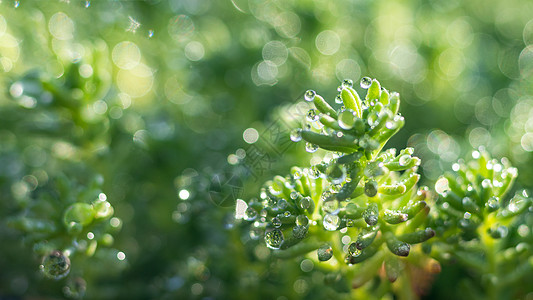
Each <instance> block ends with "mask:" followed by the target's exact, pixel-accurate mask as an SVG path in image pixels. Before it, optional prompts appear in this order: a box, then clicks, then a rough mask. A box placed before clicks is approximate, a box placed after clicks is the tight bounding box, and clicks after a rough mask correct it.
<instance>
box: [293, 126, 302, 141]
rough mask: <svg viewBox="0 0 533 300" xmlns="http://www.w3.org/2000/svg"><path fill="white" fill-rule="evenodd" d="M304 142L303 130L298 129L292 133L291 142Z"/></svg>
mask: <svg viewBox="0 0 533 300" xmlns="http://www.w3.org/2000/svg"><path fill="white" fill-rule="evenodd" d="M301 140H302V129H301V128H296V129H293V130H292V131H291V141H293V142H299V141H301Z"/></svg>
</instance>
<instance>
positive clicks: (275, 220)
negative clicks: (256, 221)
mask: <svg viewBox="0 0 533 300" xmlns="http://www.w3.org/2000/svg"><path fill="white" fill-rule="evenodd" d="M272 226H274V227H276V228H279V227H281V220H280V219H279V218H278V217H274V218H272Z"/></svg>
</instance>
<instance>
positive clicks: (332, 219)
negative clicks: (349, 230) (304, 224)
mask: <svg viewBox="0 0 533 300" xmlns="http://www.w3.org/2000/svg"><path fill="white" fill-rule="evenodd" d="M340 222H341V220H340V218H339V216H337V215H333V214H326V215H325V216H324V220H323V221H322V225H323V226H324V229H326V230H328V231H335V230H337V228H339V225H340Z"/></svg>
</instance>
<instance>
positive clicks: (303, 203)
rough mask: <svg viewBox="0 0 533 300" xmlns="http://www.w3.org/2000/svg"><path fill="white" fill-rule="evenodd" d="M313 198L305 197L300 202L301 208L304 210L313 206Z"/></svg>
mask: <svg viewBox="0 0 533 300" xmlns="http://www.w3.org/2000/svg"><path fill="white" fill-rule="evenodd" d="M311 201H313V200H311V198H310V197H303V198H302V199H301V200H300V203H299V205H300V208H302V209H308V208H309V206H311Z"/></svg>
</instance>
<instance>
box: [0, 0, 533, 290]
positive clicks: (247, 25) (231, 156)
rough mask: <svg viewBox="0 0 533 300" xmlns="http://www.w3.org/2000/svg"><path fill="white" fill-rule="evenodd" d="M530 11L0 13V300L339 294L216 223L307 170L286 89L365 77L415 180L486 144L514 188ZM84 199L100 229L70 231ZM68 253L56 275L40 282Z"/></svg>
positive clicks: (293, 93) (525, 159)
mask: <svg viewBox="0 0 533 300" xmlns="http://www.w3.org/2000/svg"><path fill="white" fill-rule="evenodd" d="M532 16H533V5H532V4H531V3H530V1H526V0H515V1H511V2H504V1H493V0H489V1H479V0H475V1H434V0H430V1H416V0H410V1H362V0H361V1H310V0H305V1H281V0H279V1H258V0H231V1H213V0H183V1H181V0H147V1H104V0H99V1H94V0H93V1H77V0H57V1H56V0H51V1H32V0H20V1H11V0H4V1H2V2H1V3H0V72H2V76H1V77H0V90H1V91H2V93H1V96H0V193H1V194H2V199H1V200H0V253H1V255H0V269H1V270H2V271H1V272H0V297H10V296H13V297H22V298H29V297H33V296H35V295H42V296H50V297H61V296H62V295H65V296H68V297H72V298H78V297H80V296H82V294H85V297H86V298H88V299H114V298H117V297H123V298H170V299H174V298H204V297H212V298H232V299H235V298H237V299H239V298H246V299H249V298H250V297H256V298H263V299H264V298H273V299H275V298H277V299H284V298H289V299H293V298H301V297H307V298H313V297H316V298H317V299H323V298H327V297H329V298H337V297H341V296H342V295H344V296H347V294H346V293H344V294H343V293H341V294H339V292H338V291H336V290H338V289H335V288H331V287H328V288H323V287H322V283H323V282H324V276H327V275H324V274H325V273H324V272H322V271H320V270H319V268H315V267H314V263H313V262H312V261H310V260H304V261H299V262H298V263H299V265H291V264H288V263H281V262H279V261H278V260H276V259H273V258H272V257H271V256H270V252H269V250H268V249H267V248H266V247H265V246H264V245H259V246H258V245H256V244H254V243H252V242H250V240H249V239H250V237H249V236H248V235H247V233H241V232H240V231H239V230H237V229H238V228H235V227H234V229H233V230H230V229H231V228H229V227H232V224H234V223H235V221H233V220H232V217H231V216H232V215H233V212H234V206H235V203H236V200H237V199H248V197H251V196H252V195H254V194H256V191H258V190H259V187H260V184H261V182H262V180H263V179H265V178H269V177H271V176H273V175H274V174H277V173H282V174H283V173H287V172H288V171H289V169H290V167H291V166H292V165H302V166H308V165H312V164H316V163H317V162H318V160H319V159H320V158H319V156H318V155H312V154H309V155H307V156H304V155H301V154H300V153H301V152H302V151H303V147H304V145H299V144H297V145H293V144H291V143H290V141H289V128H293V127H297V126H298V121H297V120H298V119H299V118H300V116H301V115H302V114H304V113H306V112H307V110H308V107H307V106H306V104H305V103H301V101H302V100H303V93H304V91H305V90H307V89H308V88H310V87H313V89H315V90H316V91H317V92H318V93H319V94H323V95H324V97H325V98H327V99H333V98H334V96H335V93H334V87H336V86H337V84H338V82H339V81H341V80H343V79H345V78H349V79H352V80H358V79H359V78H360V77H362V76H366V75H368V76H372V77H375V78H379V79H380V81H381V83H382V84H383V85H384V86H387V87H390V88H391V89H394V90H396V91H398V92H400V94H401V95H402V99H403V100H404V101H403V102H402V107H401V111H402V113H403V114H404V116H405V118H406V120H407V122H406V124H405V127H404V129H403V130H402V131H401V132H400V133H399V134H398V135H396V136H395V137H394V138H393V139H391V141H390V142H389V143H390V144H388V145H387V147H398V148H405V146H406V144H407V145H408V146H410V147H413V148H414V149H415V155H417V156H419V157H420V158H421V159H422V165H421V168H420V171H421V174H422V179H421V180H422V182H423V183H425V184H428V185H430V184H431V183H432V182H433V181H435V180H437V179H438V178H439V176H440V175H442V174H443V172H444V170H447V169H448V167H449V166H450V165H451V164H452V162H454V161H456V160H457V159H458V158H459V157H462V153H465V152H468V149H470V148H471V147H478V146H480V145H485V146H486V149H487V150H488V151H489V152H491V153H493V154H494V155H495V156H503V155H506V156H508V157H509V158H510V160H511V161H512V162H513V164H514V165H516V166H517V167H518V170H519V174H521V175H520V176H519V177H518V179H517V181H518V185H520V186H521V187H524V188H531V179H532V178H533V172H532V171H531V168H530V167H529V166H530V165H531V162H532V161H533V157H532V154H531V152H532V151H533V127H532V126H531V124H530V123H531V122H530V121H529V119H531V118H530V117H529V116H530V115H531V114H533V110H532V107H533V102H532V101H533V100H532V96H531V95H533V90H532V86H533V84H532V79H531V78H533V77H532V72H531V70H532V69H531V68H533V48H532V47H533V46H532V44H533V19H532ZM95 178H96V180H94V179H95ZM99 178H103V180H100V179H99ZM100 193H102V195H104V196H105V201H106V202H107V203H109V204H110V205H111V206H112V207H113V210H114V214H113V216H112V217H111V216H109V218H102V220H98V222H100V221H101V223H98V222H96V221H97V220H96V219H94V218H93V219H94V220H92V221H91V222H89V221H88V220H87V218H82V217H80V216H76V217H75V220H74V221H76V223H85V224H84V225H83V226H82V229H81V232H80V233H76V232H70V233H69V231H68V230H69V229H68V228H69V225H68V224H67V223H66V222H65V216H71V213H67V211H71V212H72V211H73V209H69V207H70V206H71V205H75V203H79V205H76V207H82V208H85V209H86V211H89V212H90V211H93V210H94V209H95V202H94V201H96V200H97V199H99V197H98V196H99V195H100ZM511 193H514V191H512V192H511ZM81 204H84V205H81ZM80 205H81V206H80ZM89 206H90V207H89ZM83 210H84V209H79V210H78V209H76V211H78V212H80V211H83ZM93 212H94V211H93ZM91 214H92V213H89V215H91ZM82 219H83V220H82ZM89 219H90V217H89ZM529 219H530V218H529ZM529 219H527V220H529ZM17 220H18V221H17ZM21 220H22V221H21ZM28 220H37V221H39V222H43V223H38V224H43V225H38V224H37V223H35V224H37V225H35V224H33V225H35V226H34V227H32V226H33V225H31V224H30V223H28ZM17 222H19V223H17ZM20 222H22V223H20ZM527 222H530V220H529V221H527ZM236 223H237V224H238V223H239V221H236ZM8 224H10V226H8ZM16 224H19V225H16ZM20 224H22V225H20ZM113 224H115V225H116V226H113ZM221 224H227V226H223V225H221ZM528 224H530V223H528ZM30 225H31V226H30ZM40 226H44V227H40ZM47 226H48V227H47ZM50 226H52V227H53V228H52V227H50ZM92 226H96V227H98V226H101V227H98V228H96V227H94V228H93V227H92ZM237 227H239V226H237ZM519 228H522V229H521V231H520V233H519V234H520V235H524V236H525V237H529V239H530V237H531V235H532V232H531V228H530V227H529V230H526V229H527V228H526V229H524V227H519ZM49 229H54V230H49ZM118 229H120V230H118ZM47 230H48V231H47ZM71 230H72V229H71ZM93 230H94V231H93ZM510 230H511V229H510ZM89 232H90V233H92V234H93V235H94V236H93V237H92V238H91V236H92V235H88V233H89ZM50 234H53V235H54V236H49V235H50ZM513 234H514V233H513ZM108 235H109V236H112V239H113V240H112V243H109V245H107V244H106V242H104V243H102V244H101V243H100V241H101V239H104V240H106V241H107V242H111V240H110V239H109V238H108V237H109V236H108ZM44 241H48V246H50V245H52V244H53V247H51V248H46V247H44V248H39V249H41V250H39V249H34V246H35V245H41V244H42V243H39V242H44ZM91 241H98V246H97V247H96V249H95V250H94V253H93V254H92V255H88V252H87V251H88V249H89V248H90V247H89V245H90V244H91ZM84 243H87V245H86V246H87V247H89V248H84V246H83V244H84ZM243 243H244V247H243V246H242V244H243ZM80 247H81V248H80ZM509 247H511V246H509ZM37 248H38V247H37ZM52 248H53V249H52ZM70 248H72V249H78V250H77V251H74V252H72V254H70V259H69V260H70V271H69V274H68V275H67V276H66V277H64V278H62V279H59V280H53V279H46V278H44V277H43V274H44V273H43V272H41V271H40V270H39V265H41V264H43V266H44V265H45V260H44V259H45V258H46V257H48V258H50V257H53V258H54V257H55V258H57V257H58V255H57V254H58V252H56V251H61V253H62V254H64V253H65V251H67V250H69V249H70ZM43 249H44V250H46V251H47V254H45V253H44V252H39V251H43ZM80 249H83V251H82V250H80ZM46 251H45V252H46ZM67 253H70V252H67ZM89 254H91V252H89ZM46 262H48V261H46ZM61 263H62V262H61ZM61 263H60V264H61ZM453 270H455V271H457V272H462V273H465V272H466V271H465V270H467V267H460V268H459V269H452V271H453ZM413 272H414V271H413ZM329 276H330V277H332V276H333V275H329ZM456 277H457V276H456V274H454V273H447V272H446V270H444V271H443V274H442V275H441V276H440V277H438V278H436V281H435V287H436V289H435V291H446V287H447V286H446V282H449V280H451V279H453V278H456ZM421 281H423V282H425V281H424V280H421ZM426 281H428V280H426ZM329 282H336V281H335V280H329ZM374 285H375V288H376V289H377V290H380V289H383V287H382V286H380V285H379V283H377V282H374ZM442 286H444V288H443V287H442ZM448 287H449V286H448ZM250 291H254V294H253V295H252V296H251V295H250ZM529 292H530V291H529ZM360 296H364V295H360ZM432 296H433V294H432ZM529 296H531V294H529ZM435 297H437V296H435ZM441 297H442V298H445V295H441Z"/></svg>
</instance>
